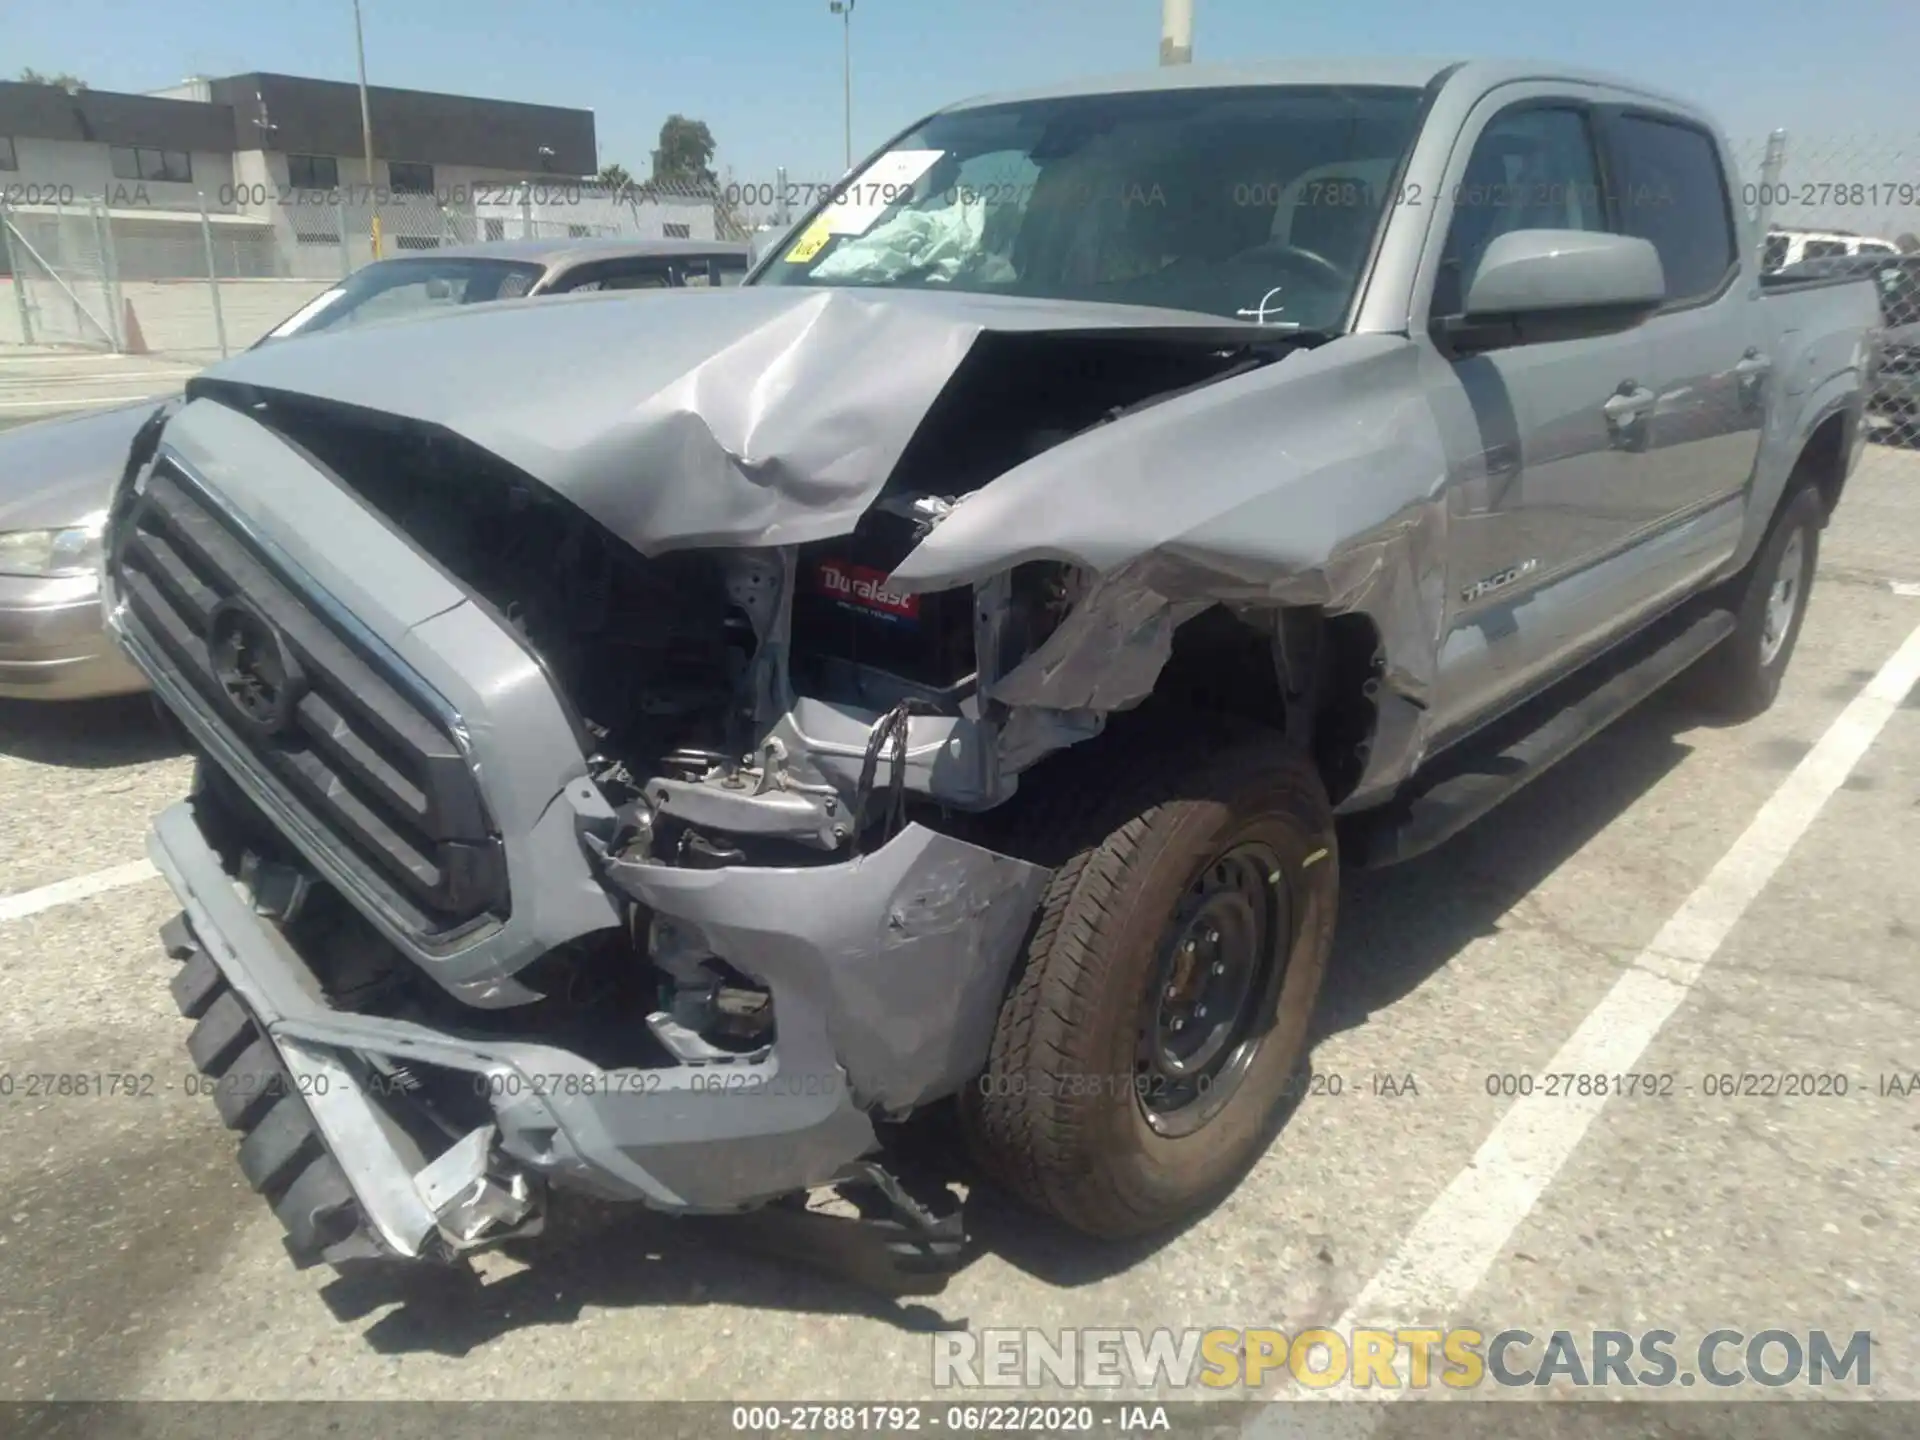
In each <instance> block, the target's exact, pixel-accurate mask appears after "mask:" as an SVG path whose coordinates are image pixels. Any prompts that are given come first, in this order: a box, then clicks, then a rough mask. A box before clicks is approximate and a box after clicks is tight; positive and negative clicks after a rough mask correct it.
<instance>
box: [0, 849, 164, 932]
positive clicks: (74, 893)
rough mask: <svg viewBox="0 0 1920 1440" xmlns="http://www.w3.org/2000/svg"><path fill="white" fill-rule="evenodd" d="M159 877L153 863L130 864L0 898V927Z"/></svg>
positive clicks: (134, 862)
mask: <svg viewBox="0 0 1920 1440" xmlns="http://www.w3.org/2000/svg"><path fill="white" fill-rule="evenodd" d="M159 875H160V872H159V871H158V870H156V869H154V868H153V862H151V861H149V860H130V861H128V862H127V863H126V864H125V865H115V866H113V867H111V868H110V869H106V870H96V871H94V872H93V873H92V874H91V875H76V876H74V878H73V879H71V880H57V881H55V882H54V883H53V884H51V885H42V886H41V887H40V888H39V889H38V890H22V891H21V892H20V893H19V894H18V895H0V924H4V923H5V922H6V921H8V920H18V919H21V918H22V917H23V916H27V915H37V914H39V913H40V912H41V911H42V910H51V909H53V907H54V906H56V905H71V904H72V903H73V902H74V901H76V900H86V899H89V898H91V897H92V896H95V895H104V894H106V893H107V891H109V890H119V889H122V888H123V887H125V886H128V885H138V884H139V883H140V882H141V881H143V880H155V879H158V878H159Z"/></svg>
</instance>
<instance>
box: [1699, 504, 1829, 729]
mask: <svg viewBox="0 0 1920 1440" xmlns="http://www.w3.org/2000/svg"><path fill="white" fill-rule="evenodd" d="M1825 523H1826V502H1825V501H1824V500H1823V499H1822V498H1821V496H1820V492H1819V491H1818V490H1817V489H1815V488H1814V487H1813V486H1812V485H1801V486H1800V487H1799V488H1798V489H1797V490H1795V491H1794V493H1793V494H1792V495H1791V496H1790V497H1789V498H1788V499H1787V502H1786V503H1785V504H1784V505H1782V506H1781V507H1780V513H1779V514H1778V515H1776V516H1775V517H1774V520H1773V525H1772V527H1771V528H1770V529H1769V530H1768V531H1767V537H1766V539H1765V540H1763V541H1762V542H1761V544H1760V549H1759V550H1758V552H1757V553H1756V554H1755V555H1754V557H1753V561H1752V563H1751V564H1750V565H1749V566H1748V567H1747V569H1746V570H1745V571H1744V572H1743V573H1742V574H1741V575H1740V577H1739V578H1738V579H1737V580H1735V581H1734V582H1733V587H1734V588H1733V597H1732V598H1733V602H1734V606H1735V610H1734V614H1735V618H1736V621H1737V623H1736V625H1735V627H1734V631H1733V633H1732V634H1731V635H1729V636H1728V637H1727V638H1726V639H1725V640H1723V641H1721V642H1720V644H1719V645H1717V646H1715V647H1714V648H1713V650H1712V651H1710V652H1709V653H1708V655H1707V657H1706V659H1705V660H1703V661H1702V662H1701V664H1700V667H1699V671H1698V679H1697V681H1696V682H1695V691H1696V693H1697V694H1698V695H1699V696H1700V698H1701V699H1702V700H1703V701H1704V702H1705V703H1706V704H1707V705H1709V706H1710V707H1711V708H1712V709H1714V710H1716V711H1718V712H1719V713H1721V714H1723V715H1726V716H1728V717H1730V718H1734V719H1743V720H1744V719H1750V718H1752V717H1753V716H1755V715H1758V714H1760V713H1761V712H1762V711H1764V710H1766V709H1767V708H1768V707H1769V706H1770V705H1772V704H1773V701H1774V697H1775V696H1777V695H1778V694H1779V693H1780V681H1781V679H1782V678H1783V677H1784V676H1785V675H1786V673H1787V662H1788V661H1789V660H1790V659H1792V658H1793V647H1794V645H1795V643H1796V642H1797V641H1798V640H1799V638H1800V625H1801V622H1802V621H1803V620H1805V619H1806V614H1807V596H1808V594H1809V593H1810V592H1811V591H1812V589H1813V575H1814V570H1815V568H1816V567H1817V566H1818V564H1819V561H1820V530H1821V527H1822V526H1823V525H1824V524H1825Z"/></svg>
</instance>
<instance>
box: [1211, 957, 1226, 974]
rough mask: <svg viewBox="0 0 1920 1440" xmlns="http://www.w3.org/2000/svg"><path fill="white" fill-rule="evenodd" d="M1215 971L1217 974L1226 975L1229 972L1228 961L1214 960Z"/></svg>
mask: <svg viewBox="0 0 1920 1440" xmlns="http://www.w3.org/2000/svg"><path fill="white" fill-rule="evenodd" d="M1213 973H1214V974H1216V975H1224V974H1226V973H1227V962H1226V961H1224V960H1216V961H1214V962H1213Z"/></svg>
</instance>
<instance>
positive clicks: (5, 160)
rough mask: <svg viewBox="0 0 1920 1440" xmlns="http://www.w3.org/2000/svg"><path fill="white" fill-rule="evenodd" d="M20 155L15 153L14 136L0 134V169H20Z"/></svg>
mask: <svg viewBox="0 0 1920 1440" xmlns="http://www.w3.org/2000/svg"><path fill="white" fill-rule="evenodd" d="M19 168H20V157H19V156H18V155H16V154H14V153H13V137H12V136H11V135H0V170H18V169H19Z"/></svg>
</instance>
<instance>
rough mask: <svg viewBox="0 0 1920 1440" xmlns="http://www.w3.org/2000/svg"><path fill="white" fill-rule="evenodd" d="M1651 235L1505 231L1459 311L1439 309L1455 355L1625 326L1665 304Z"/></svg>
mask: <svg viewBox="0 0 1920 1440" xmlns="http://www.w3.org/2000/svg"><path fill="white" fill-rule="evenodd" d="M1666 298H1667V279H1666V272H1665V270H1664V269H1663V268H1662V267H1661V264H1660V252H1659V251H1657V250H1655V249H1654V248H1653V245H1652V242H1650V241H1647V240H1640V239H1636V238H1635V237H1633V236H1630V235H1609V234H1603V233H1598V232H1595V231H1590V230H1509V231H1508V232H1507V233H1506V234H1504V235H1501V236H1499V237H1498V238H1497V239H1495V240H1494V241H1493V243H1492V244H1490V245H1488V246H1487V249H1486V253H1485V254H1483V255H1482V256H1481V257H1480V264H1479V266H1478V267H1477V268H1476V269H1475V270H1474V272H1473V278H1472V279H1471V280H1470V281H1469V282H1468V283H1467V291H1466V304H1465V307H1464V313H1462V314H1459V315H1447V316H1437V317H1435V320H1434V340H1435V342H1436V343H1437V344H1439V345H1440V347H1441V348H1442V349H1443V350H1446V351H1448V352H1449V353H1453V354H1475V353H1478V352H1480V351H1484V350H1495V349H1500V348H1503V347H1505V346H1509V345H1530V344H1540V343H1542V342H1545V341H1552V340H1579V339H1584V338H1586V337H1587V336H1593V335H1611V334H1615V333H1617V332H1619V331H1622V330H1630V329H1632V328H1633V327H1634V326H1635V325H1638V324H1639V323H1640V322H1641V321H1642V320H1644V319H1646V317H1647V316H1648V315H1650V314H1651V313H1652V312H1653V311H1655V310H1657V309H1659V308H1660V306H1661V305H1663V304H1665V303H1666Z"/></svg>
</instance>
